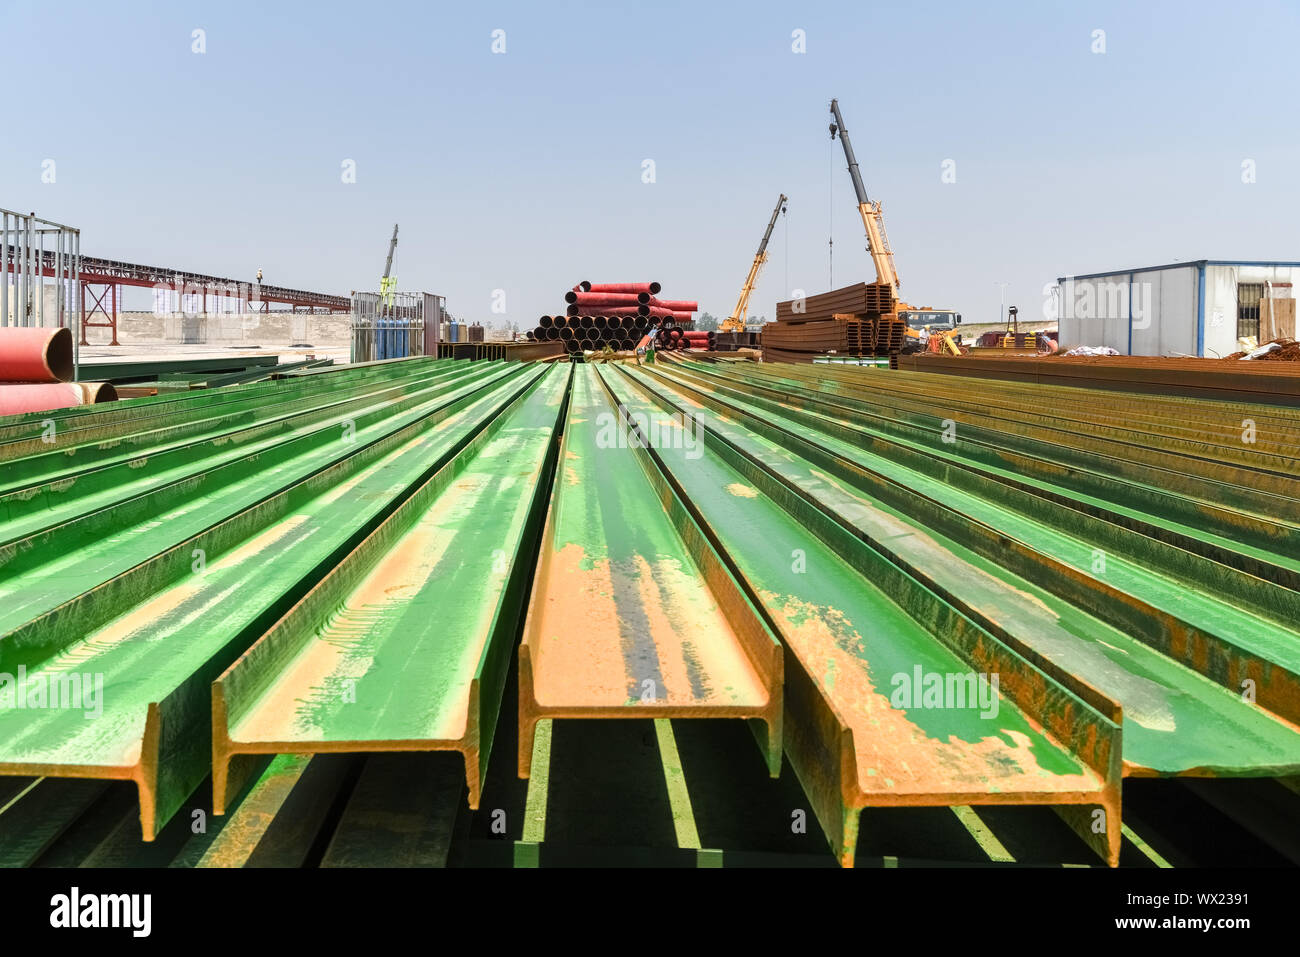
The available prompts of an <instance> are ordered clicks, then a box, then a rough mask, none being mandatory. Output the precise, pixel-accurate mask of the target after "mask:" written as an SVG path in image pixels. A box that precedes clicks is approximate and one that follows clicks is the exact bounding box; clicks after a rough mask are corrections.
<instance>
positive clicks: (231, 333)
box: [86, 312, 351, 347]
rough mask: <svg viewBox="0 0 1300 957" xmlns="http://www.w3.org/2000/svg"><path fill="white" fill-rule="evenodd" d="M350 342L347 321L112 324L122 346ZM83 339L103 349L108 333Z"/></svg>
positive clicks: (133, 316) (303, 316) (274, 316)
mask: <svg viewBox="0 0 1300 957" xmlns="http://www.w3.org/2000/svg"><path fill="white" fill-rule="evenodd" d="M97 318H102V317H97ZM350 336H351V319H350V317H349V316H347V315H314V314H312V315H309V314H307V313H301V312H300V313H288V312H272V313H245V314H238V313H235V314H232V313H224V314H217V313H209V314H207V315H204V314H202V313H200V314H197V315H193V316H190V315H183V314H181V313H165V314H163V315H161V316H160V315H157V314H156V313H153V312H123V313H119V314H118V318H117V339H118V341H119V342H122V343H166V342H175V343H181V342H199V343H204V344H211V345H257V346H290V345H293V344H294V343H299V342H301V343H308V344H310V345H313V346H316V347H322V346H346V345H347V344H348V343H349V342H350ZM86 338H87V339H88V340H89V341H90V342H92V343H95V344H105V343H107V342H108V341H109V338H110V334H109V330H108V329H95V328H91V329H88V330H87V336H86Z"/></svg>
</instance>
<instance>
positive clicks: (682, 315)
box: [673, 309, 695, 322]
mask: <svg viewBox="0 0 1300 957" xmlns="http://www.w3.org/2000/svg"><path fill="white" fill-rule="evenodd" d="M694 315H695V313H693V312H680V311H678V310H676V309H674V310H673V318H674V319H676V320H677V321H678V322H690V321H691V317H692V316H694Z"/></svg>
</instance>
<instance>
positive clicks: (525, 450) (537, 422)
mask: <svg viewBox="0 0 1300 957" xmlns="http://www.w3.org/2000/svg"><path fill="white" fill-rule="evenodd" d="M523 376H524V378H526V379H527V380H528V381H529V382H530V383H533V385H532V386H531V387H530V388H529V389H528V391H526V392H524V393H522V394H521V395H519V397H518V398H516V399H515V400H514V401H513V403H512V404H511V405H510V406H509V407H506V408H504V409H502V408H495V409H494V410H493V418H492V420H491V422H490V423H489V424H488V425H487V427H486V428H485V429H483V431H482V432H481V433H480V434H479V435H478V436H477V437H476V438H475V439H474V441H473V442H471V443H470V444H468V445H467V446H466V447H465V448H464V449H463V450H461V451H460V452H459V454H457V456H456V457H455V458H454V459H453V460H451V461H450V462H449V463H448V464H447V465H446V466H445V467H443V468H442V469H441V470H440V471H439V472H438V473H437V474H436V475H434V476H433V477H432V478H431V479H430V480H429V481H428V482H427V483H426V484H425V485H424V486H423V487H422V488H420V489H419V490H418V491H416V492H415V493H414V494H412V495H411V496H410V498H409V499H408V500H407V501H405V502H404V503H403V504H402V506H401V507H400V508H398V509H397V510H396V511H395V512H394V513H393V515H392V516H391V517H390V518H389V519H388V520H387V521H385V523H384V524H383V525H382V526H380V527H379V528H377V529H376V530H375V531H374V533H373V534H372V535H371V536H370V537H369V538H367V539H366V540H365V541H364V542H362V543H361V544H360V545H359V546H358V547H357V548H356V549H355V550H354V551H353V552H352V553H351V554H349V555H348V556H347V557H346V558H345V559H344V560H343V561H342V562H341V563H340V564H339V565H338V566H337V567H336V568H334V569H333V570H332V571H331V572H330V573H329V575H328V576H326V577H325V578H324V580H323V581H321V583H320V584H319V585H318V586H317V587H316V588H315V589H314V590H313V591H312V592H311V593H310V594H309V595H307V596H306V597H305V598H304V599H303V601H302V602H301V603H300V604H299V605H298V606H297V607H295V608H294V609H293V611H292V612H291V613H290V614H289V615H287V616H286V617H285V618H284V619H282V620H281V621H279V622H278V623H276V624H275V626H274V627H273V628H271V630H270V631H269V632H268V633H267V634H266V635H265V636H264V637H263V638H262V639H260V640H259V641H258V642H257V644H255V645H254V646H253V647H252V648H251V649H249V651H248V652H247V653H246V654H245V655H244V656H243V657H241V658H240V659H239V661H238V662H236V663H235V664H234V665H233V666H232V667H231V668H230V669H229V671H227V672H226V674H224V675H222V676H221V678H220V679H219V681H218V682H217V686H216V687H215V688H214V693H215V694H216V696H217V709H216V711H217V715H218V717H220V716H221V714H222V711H223V709H224V710H225V712H226V716H225V717H226V727H217V728H216V729H215V730H216V732H217V735H218V740H219V741H220V740H223V736H224V735H227V734H228V737H229V742H230V743H229V745H228V749H229V751H231V752H259V751H260V752H274V751H294V750H304V751H315V750H351V751H364V750H435V749H439V748H452V747H456V748H460V749H462V750H464V751H465V752H466V760H467V762H468V763H471V764H472V765H473V767H472V768H471V771H470V791H471V795H470V801H471V805H472V806H476V805H477V800H478V789H479V779H478V778H479V767H480V764H481V765H482V766H483V768H484V769H485V766H486V761H487V758H488V755H489V753H490V747H491V740H492V730H493V728H494V726H495V723H496V716H497V710H498V705H499V701H500V691H501V685H502V684H503V682H504V671H505V668H504V664H502V662H503V661H504V660H506V659H508V657H509V651H510V649H509V647H508V642H509V639H510V637H511V636H512V635H513V634H514V631H515V626H516V622H517V619H518V615H519V613H520V610H521V607H522V594H523V588H524V583H525V582H526V580H527V573H528V568H527V567H526V562H525V556H526V554H527V549H526V548H525V546H526V544H527V543H528V542H529V541H530V540H533V539H534V538H535V535H536V532H537V527H538V526H539V525H540V520H541V515H542V507H541V506H542V503H543V502H544V501H545V479H546V477H547V475H548V472H549V467H550V466H549V463H550V462H551V460H552V455H553V449H554V444H555V443H554V439H555V432H556V428H557V426H558V424H559V415H560V410H561V408H562V406H563V402H564V395H565V391H566V389H567V385H568V381H567V380H568V369H567V367H551V368H546V369H543V368H541V367H536V366H534V367H530V368H528V369H526V370H525V371H524V373H523ZM345 745H346V747H344V746H345ZM223 747H225V746H224V745H223ZM221 772H222V769H220V768H218V769H217V773H218V786H220V774H221ZM218 803H220V801H218Z"/></svg>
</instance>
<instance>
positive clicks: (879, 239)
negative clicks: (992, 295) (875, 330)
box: [830, 100, 961, 351]
mask: <svg viewBox="0 0 1300 957" xmlns="http://www.w3.org/2000/svg"><path fill="white" fill-rule="evenodd" d="M831 115H832V116H833V117H834V122H833V123H831V126H830V129H831V139H835V138H836V136H838V137H839V140H840V145H841V146H843V147H844V158H845V159H846V160H847V161H848V164H849V176H850V177H851V178H852V180H853V192H854V194H855V195H856V197H857V201H858V214H859V215H860V216H861V217H862V226H863V228H864V229H865V230H866V234H867V252H868V253H870V255H871V262H872V264H873V265H874V266H875V267H876V285H878V286H885V287H887V288H888V289H889V292H890V294H891V296H890V301H891V302H892V303H893V305H892V307H891V309H890V310H889V311H888V312H883V313H882V314H881V318H882V319H900V320H902V321H904V322H905V323H906V325H907V332H906V338H905V342H906V343H907V344H906V345H905V346H904V351H917V350H919V349H923V348H925V347H926V341H927V339H928V336H929V330H927V329H926V326H930V327H932V328H933V327H936V326H941V325H948V326H951V327H952V330H955V329H956V327H957V325H958V324H959V323H960V322H961V313H959V312H955V311H953V310H951V309H932V308H930V307H929V306H923V307H916V306H910V305H908V304H907V303H905V302H902V301H900V300H899V298H898V290H899V286H900V285H901V283H900V281H899V278H898V269H897V267H896V266H895V265H894V251H893V250H892V249H891V248H890V246H889V237H888V236H887V235H886V233H885V217H884V213H883V209H882V206H881V204H880V202H879V201H875V200H872V199H870V198H868V196H867V187H866V186H865V185H864V184H863V182H862V172H861V170H860V169H859V168H858V160H857V157H855V156H854V155H853V145H852V144H851V143H850V142H849V131H848V130H846V129H845V128H844V117H843V116H842V115H841V114H840V104H839V101H838V100H831ZM951 338H952V337H950V339H951ZM909 346H910V348H909Z"/></svg>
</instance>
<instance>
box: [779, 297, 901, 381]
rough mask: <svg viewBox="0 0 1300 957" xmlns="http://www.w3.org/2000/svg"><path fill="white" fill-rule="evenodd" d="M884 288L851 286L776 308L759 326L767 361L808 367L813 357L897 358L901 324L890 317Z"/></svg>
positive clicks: (890, 304) (891, 301) (890, 302)
mask: <svg viewBox="0 0 1300 957" xmlns="http://www.w3.org/2000/svg"><path fill="white" fill-rule="evenodd" d="M896 305H897V304H896V302H895V299H894V295H893V292H892V290H891V289H890V287H889V285H888V284H887V283H878V282H877V283H865V282H860V283H855V284H854V285H852V286H845V287H843V288H841V289H833V290H831V291H830V292H825V293H821V294H820V295H817V296H806V297H804V298H801V299H789V300H786V301H784V302H778V303H777V304H776V322H769V323H768V324H767V325H765V326H764V327H763V358H764V361H767V362H812V361H813V359H814V358H815V357H817V356H824V355H846V356H891V355H898V354H899V353H900V352H901V351H902V349H903V345H904V340H905V337H906V335H907V323H906V322H904V321H903V320H902V319H900V318H898V316H897V315H896V314H895V313H894V310H895V307H896Z"/></svg>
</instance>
